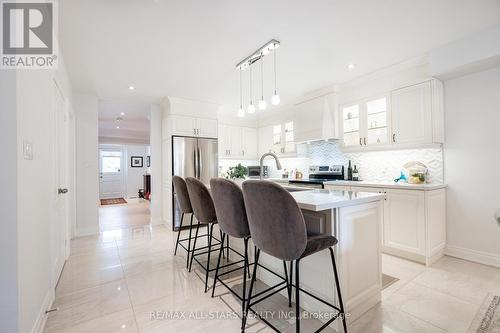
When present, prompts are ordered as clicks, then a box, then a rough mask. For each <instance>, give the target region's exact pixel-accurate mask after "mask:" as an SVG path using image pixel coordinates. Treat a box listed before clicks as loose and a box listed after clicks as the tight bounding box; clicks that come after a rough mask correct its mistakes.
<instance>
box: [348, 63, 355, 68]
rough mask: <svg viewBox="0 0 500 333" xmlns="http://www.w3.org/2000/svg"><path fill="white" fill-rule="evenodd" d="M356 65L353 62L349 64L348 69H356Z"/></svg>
mask: <svg viewBox="0 0 500 333" xmlns="http://www.w3.org/2000/svg"><path fill="white" fill-rule="evenodd" d="M354 67H356V65H355V64H353V63H352V62H351V63H350V64H349V65H347V69H354Z"/></svg>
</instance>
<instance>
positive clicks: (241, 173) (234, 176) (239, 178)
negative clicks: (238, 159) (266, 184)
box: [226, 163, 248, 184]
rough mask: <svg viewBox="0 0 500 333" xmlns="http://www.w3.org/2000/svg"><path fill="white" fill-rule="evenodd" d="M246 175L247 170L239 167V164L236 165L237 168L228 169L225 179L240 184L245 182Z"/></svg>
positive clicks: (241, 166)
mask: <svg viewBox="0 0 500 333" xmlns="http://www.w3.org/2000/svg"><path fill="white" fill-rule="evenodd" d="M247 174H248V168H247V167H245V166H243V165H241V163H238V165H237V166H235V167H230V168H229V170H228V172H227V177H226V178H228V179H231V180H233V181H234V182H236V183H239V184H241V183H243V181H244V180H245V177H246V176H247Z"/></svg>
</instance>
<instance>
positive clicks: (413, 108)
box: [391, 79, 444, 145]
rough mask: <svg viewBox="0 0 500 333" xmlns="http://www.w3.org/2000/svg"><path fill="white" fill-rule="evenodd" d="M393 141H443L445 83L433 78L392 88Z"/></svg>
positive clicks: (413, 142) (428, 142)
mask: <svg viewBox="0 0 500 333" xmlns="http://www.w3.org/2000/svg"><path fill="white" fill-rule="evenodd" d="M391 103H392V130H393V132H392V138H391V139H392V143H393V144H394V145H409V144H412V145H415V144H431V143H443V142H444V115H443V85H442V83H441V82H440V81H438V80H435V79H433V80H430V81H426V82H423V83H419V84H415V85H412V86H409V87H405V88H401V89H397V90H394V91H392V92H391Z"/></svg>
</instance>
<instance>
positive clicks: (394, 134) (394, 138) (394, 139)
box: [392, 133, 396, 143]
mask: <svg viewBox="0 0 500 333" xmlns="http://www.w3.org/2000/svg"><path fill="white" fill-rule="evenodd" d="M392 142H394V143H396V133H393V134H392Z"/></svg>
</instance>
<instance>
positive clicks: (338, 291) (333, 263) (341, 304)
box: [329, 247, 347, 333]
mask: <svg viewBox="0 0 500 333" xmlns="http://www.w3.org/2000/svg"><path fill="white" fill-rule="evenodd" d="M329 250H330V257H331V259H332V266H333V274H334V275H335V286H336V287H337V294H338V295H339V303H340V304H339V306H340V311H342V325H343V326H344V333H347V324H346V321H345V312H344V302H343V301H342V293H341V291H340V283H339V275H338V273H337V265H336V264H335V254H334V253H333V249H332V248H331V247H330V248H329Z"/></svg>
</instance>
